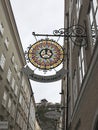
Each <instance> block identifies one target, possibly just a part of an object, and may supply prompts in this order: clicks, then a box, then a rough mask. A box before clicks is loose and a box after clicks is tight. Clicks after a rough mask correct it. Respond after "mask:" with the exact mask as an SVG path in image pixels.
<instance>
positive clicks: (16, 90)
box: [15, 85, 18, 96]
mask: <svg viewBox="0 0 98 130" xmlns="http://www.w3.org/2000/svg"><path fill="white" fill-rule="evenodd" d="M17 94H18V86H17V85H16V86H15V95H16V96H17Z"/></svg>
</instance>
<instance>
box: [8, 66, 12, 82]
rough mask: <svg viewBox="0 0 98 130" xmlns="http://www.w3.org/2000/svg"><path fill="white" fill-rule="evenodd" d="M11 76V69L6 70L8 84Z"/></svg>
mask: <svg viewBox="0 0 98 130" xmlns="http://www.w3.org/2000/svg"><path fill="white" fill-rule="evenodd" d="M11 74H12V72H11V69H10V68H9V69H8V73H7V80H8V82H10V81H11Z"/></svg>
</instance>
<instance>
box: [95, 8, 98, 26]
mask: <svg viewBox="0 0 98 130" xmlns="http://www.w3.org/2000/svg"><path fill="white" fill-rule="evenodd" d="M95 18H96V24H97V26H98V8H97V11H96V15H95Z"/></svg>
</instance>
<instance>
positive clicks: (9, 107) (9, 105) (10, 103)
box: [8, 97, 12, 112]
mask: <svg viewBox="0 0 98 130" xmlns="http://www.w3.org/2000/svg"><path fill="white" fill-rule="evenodd" d="M11 105H12V100H11V98H10V97H9V101H8V111H9V112H11Z"/></svg>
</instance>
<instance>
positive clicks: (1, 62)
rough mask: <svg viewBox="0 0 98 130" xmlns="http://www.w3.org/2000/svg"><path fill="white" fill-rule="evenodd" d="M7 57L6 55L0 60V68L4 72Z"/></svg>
mask: <svg viewBox="0 0 98 130" xmlns="http://www.w3.org/2000/svg"><path fill="white" fill-rule="evenodd" d="M5 60H6V59H5V56H4V54H2V55H1V58H0V67H1V68H2V69H3V70H4V66H5Z"/></svg>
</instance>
